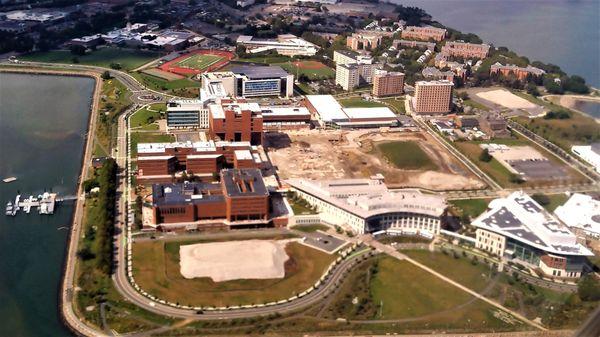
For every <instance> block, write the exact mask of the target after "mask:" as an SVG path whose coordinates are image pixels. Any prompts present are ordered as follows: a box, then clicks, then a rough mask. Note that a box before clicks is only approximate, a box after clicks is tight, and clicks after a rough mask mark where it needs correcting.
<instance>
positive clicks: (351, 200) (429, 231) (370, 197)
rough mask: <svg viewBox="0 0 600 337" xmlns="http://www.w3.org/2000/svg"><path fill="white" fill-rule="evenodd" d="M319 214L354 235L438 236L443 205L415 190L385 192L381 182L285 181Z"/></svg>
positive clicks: (355, 180)
mask: <svg viewBox="0 0 600 337" xmlns="http://www.w3.org/2000/svg"><path fill="white" fill-rule="evenodd" d="M286 183H287V184H289V185H290V186H291V187H292V190H293V191H294V192H295V193H297V195H298V196H299V197H301V198H303V199H304V200H306V201H307V202H308V203H309V204H310V205H311V206H313V207H315V208H316V209H317V211H318V212H319V216H320V218H321V220H322V221H324V222H326V223H330V224H333V225H339V226H341V227H342V228H345V229H346V230H350V231H352V232H354V233H356V234H364V233H371V232H377V231H381V230H387V231H388V232H396V233H398V234H411V235H417V234H421V235H424V236H427V237H431V235H435V234H439V232H440V225H441V218H442V216H443V215H444V214H445V212H446V208H447V204H446V200H445V199H444V198H443V197H440V196H437V195H427V194H422V193H421V192H419V191H418V190H401V191H393V192H392V191H389V190H388V189H387V187H386V186H385V184H384V183H383V181H382V180H381V179H338V180H307V179H290V180H287V181H286Z"/></svg>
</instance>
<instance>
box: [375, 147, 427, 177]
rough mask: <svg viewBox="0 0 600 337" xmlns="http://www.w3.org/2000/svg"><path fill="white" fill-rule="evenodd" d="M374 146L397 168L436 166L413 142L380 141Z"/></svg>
mask: <svg viewBox="0 0 600 337" xmlns="http://www.w3.org/2000/svg"><path fill="white" fill-rule="evenodd" d="M376 148H377V150H378V151H380V152H381V154H382V155H383V156H384V157H385V158H387V160H389V161H390V163H391V164H392V165H394V166H396V167H397V168H399V169H405V170H435V169H436V168H437V166H436V165H435V164H434V163H433V161H431V158H429V156H428V155H427V153H425V151H423V149H421V147H420V146H419V144H417V143H415V142H410V141H407V142H405V141H397V142H381V143H378V144H376Z"/></svg>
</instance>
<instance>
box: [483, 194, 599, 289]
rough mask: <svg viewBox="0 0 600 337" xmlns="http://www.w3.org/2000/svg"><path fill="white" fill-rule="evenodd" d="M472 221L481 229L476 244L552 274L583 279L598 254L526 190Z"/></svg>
mask: <svg viewBox="0 0 600 337" xmlns="http://www.w3.org/2000/svg"><path fill="white" fill-rule="evenodd" d="M471 224H472V225H473V226H475V227H476V228H477V229H476V231H475V235H476V243H475V247H477V248H478V249H481V250H484V251H486V252H488V253H490V254H493V255H497V256H500V257H503V258H506V259H508V260H511V261H513V262H516V263H519V264H521V265H523V266H525V267H528V268H531V269H534V270H538V271H541V272H542V273H543V274H544V275H546V276H548V277H556V278H579V277H581V275H582V272H583V271H584V269H585V265H586V264H587V257H588V256H593V255H594V254H593V253H592V252H591V251H590V250H588V249H587V248H586V247H584V246H583V245H581V244H579V243H578V242H577V237H576V236H575V235H574V234H573V233H572V232H571V231H570V230H569V229H568V228H567V227H566V226H564V225H563V224H561V223H560V221H559V220H558V219H556V218H555V217H553V216H552V215H551V214H550V213H548V212H547V211H546V210H545V209H544V208H543V207H542V206H540V205H539V204H538V203H537V202H535V200H533V199H532V198H531V197H529V196H528V195H527V194H525V193H523V192H514V193H512V194H511V195H509V196H508V197H506V198H500V199H494V200H492V201H491V202H490V204H489V205H488V210H487V211H486V212H484V213H483V214H481V215H480V216H478V217H477V218H476V219H475V220H473V222H472V223H471Z"/></svg>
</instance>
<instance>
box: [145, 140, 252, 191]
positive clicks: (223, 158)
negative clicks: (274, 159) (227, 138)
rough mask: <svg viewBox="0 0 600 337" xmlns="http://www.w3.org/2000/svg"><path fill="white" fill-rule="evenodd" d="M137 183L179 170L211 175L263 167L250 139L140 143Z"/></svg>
mask: <svg viewBox="0 0 600 337" xmlns="http://www.w3.org/2000/svg"><path fill="white" fill-rule="evenodd" d="M137 152H138V156H137V164H138V177H137V181H138V182H140V183H143V182H148V181H171V180H172V177H173V175H175V174H177V173H178V172H181V171H186V172H187V173H188V174H194V175H197V176H199V177H201V176H207V177H212V175H213V174H215V173H217V172H219V170H221V169H222V168H227V167H233V168H249V167H257V168H260V167H262V164H263V161H262V159H261V157H260V154H259V152H258V149H257V148H256V147H254V146H252V145H250V143H249V142H214V141H207V142H195V143H192V142H178V143H140V144H138V146H137Z"/></svg>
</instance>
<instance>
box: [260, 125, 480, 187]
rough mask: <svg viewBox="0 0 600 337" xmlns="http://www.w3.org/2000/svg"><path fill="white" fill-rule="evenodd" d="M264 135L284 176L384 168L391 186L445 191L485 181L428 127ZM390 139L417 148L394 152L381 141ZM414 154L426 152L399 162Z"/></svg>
mask: <svg viewBox="0 0 600 337" xmlns="http://www.w3.org/2000/svg"><path fill="white" fill-rule="evenodd" d="M265 139H266V146H265V150H266V151H267V153H268V155H269V158H270V160H271V163H272V164H273V165H274V166H275V168H276V169H277V171H278V173H279V178H280V179H289V178H308V179H341V178H367V177H370V176H373V175H377V174H382V175H383V176H384V177H385V182H386V184H387V185H388V186H389V187H390V188H401V187H417V188H425V189H430V190H436V191H442V190H461V189H464V190H467V189H480V188H484V187H485V185H484V183H483V182H481V181H480V180H478V179H477V178H476V177H475V176H474V175H473V174H472V173H471V172H470V171H469V170H468V169H467V168H466V167H465V166H464V165H463V164H461V163H460V162H459V161H458V160H457V159H456V158H455V157H454V156H452V154H450V153H449V152H448V151H446V150H445V149H444V148H443V147H442V146H441V145H440V144H439V143H437V142H436V141H435V140H434V139H433V137H431V136H430V135H428V134H426V133H424V132H397V131H394V132H386V131H385V130H372V129H371V130H352V131H341V130H334V131H330V130H327V131H324V130H309V131H306V130H304V131H293V132H288V133H268V134H267V135H266V137H265ZM386 143H391V144H392V145H396V144H394V143H398V145H406V144H409V145H412V146H413V147H412V149H416V150H418V151H411V150H409V151H407V152H406V153H402V147H398V148H397V149H398V150H397V151H396V153H393V157H392V156H390V155H389V153H384V152H383V151H382V148H383V147H380V146H379V145H381V144H386ZM415 145H416V146H415ZM416 152H418V153H416ZM414 157H423V158H421V159H422V161H421V162H422V163H423V164H422V165H421V166H420V167H415V166H409V167H404V166H402V165H398V164H399V162H402V160H400V161H398V160H397V159H398V158H400V159H412V158H414Z"/></svg>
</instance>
